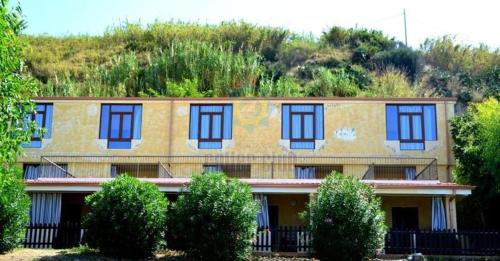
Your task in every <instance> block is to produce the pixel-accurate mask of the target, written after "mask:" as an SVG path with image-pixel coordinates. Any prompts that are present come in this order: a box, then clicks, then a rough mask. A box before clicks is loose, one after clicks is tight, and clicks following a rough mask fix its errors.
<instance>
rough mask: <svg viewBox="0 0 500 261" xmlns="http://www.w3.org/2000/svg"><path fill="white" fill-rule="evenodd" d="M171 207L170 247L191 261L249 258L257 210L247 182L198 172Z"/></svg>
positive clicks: (216, 174) (218, 174)
mask: <svg viewBox="0 0 500 261" xmlns="http://www.w3.org/2000/svg"><path fill="white" fill-rule="evenodd" d="M172 210H173V211H172V212H170V215H169V219H170V220H169V222H168V223H169V224H170V227H169V233H172V236H169V238H170V239H171V240H172V241H173V242H172V243H171V242H170V241H169V242H168V245H169V247H171V245H175V246H176V247H177V248H181V249H182V250H184V251H186V253H187V254H188V255H189V256H190V257H191V258H193V259H194V260H247V259H248V257H249V255H250V254H251V251H252V246H251V242H252V240H253V238H254V235H255V231H256V225H257V224H256V216H257V212H258V206H257V203H256V202H255V201H254V200H253V197H252V193H251V189H250V186H249V185H247V184H243V183H241V182H239V181H238V180H228V179H227V177H226V176H225V175H224V174H223V173H206V174H203V175H197V176H194V177H193V180H192V182H191V184H190V185H189V187H188V189H187V191H185V193H184V194H182V195H181V196H179V198H178V200H177V201H176V202H175V203H174V204H173V207H172Z"/></svg>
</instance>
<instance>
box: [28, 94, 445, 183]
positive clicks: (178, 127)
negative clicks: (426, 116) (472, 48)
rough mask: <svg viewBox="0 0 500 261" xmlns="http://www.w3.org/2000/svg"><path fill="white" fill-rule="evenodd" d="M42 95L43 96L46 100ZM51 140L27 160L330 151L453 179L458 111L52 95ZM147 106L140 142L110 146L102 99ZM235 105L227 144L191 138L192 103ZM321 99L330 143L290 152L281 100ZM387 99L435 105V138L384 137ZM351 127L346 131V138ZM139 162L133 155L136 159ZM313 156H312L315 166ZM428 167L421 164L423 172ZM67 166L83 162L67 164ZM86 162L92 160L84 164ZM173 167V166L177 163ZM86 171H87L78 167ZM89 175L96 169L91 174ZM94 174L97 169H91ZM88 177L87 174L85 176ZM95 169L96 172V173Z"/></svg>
mask: <svg viewBox="0 0 500 261" xmlns="http://www.w3.org/2000/svg"><path fill="white" fill-rule="evenodd" d="M40 101H42V100H41V99H40ZM43 102H46V103H47V102H48V103H53V104H54V111H53V126H52V138H51V139H44V140H43V146H42V148H34V149H26V150H25V153H26V156H25V157H22V158H21V159H20V161H22V162H38V161H39V160H40V156H43V155H126V156H138V155H215V154H217V155H297V156H329V157H350V156H356V157H359V156H361V157H390V156H400V157H410V158H412V157H420V158H436V159H437V164H438V173H439V179H440V180H441V181H447V180H448V178H449V173H450V168H451V167H452V166H453V158H452V155H451V152H450V149H449V148H450V145H449V144H450V142H451V141H450V138H449V136H448V135H447V133H448V129H447V128H448V127H447V122H448V120H449V119H450V118H451V117H453V111H454V109H453V106H454V101H453V100H449V99H417V100H405V99H401V100H394V99H391V100H383V99H293V100H287V99H283V100H281V99H218V100H211V99H197V100H189V99H123V100H120V99H110V100H103V99H95V100H92V99H53V100H51V99H50V98H44V99H43ZM104 103H106V104H109V103H125V104H126V103H134V104H142V106H143V111H142V133H141V139H140V140H134V141H133V146H132V148H131V149H108V148H107V147H106V141H105V140H99V126H100V113H101V112H100V110H101V104H104ZM194 103H196V104H213V103H217V104H232V105H233V124H232V139H231V140H226V141H224V145H223V149H198V148H197V146H196V143H193V141H192V140H189V122H190V120H189V117H190V105H191V104H194ZM284 103H293V104H323V106H324V141H319V142H317V145H316V149H314V150H290V149H289V148H288V147H287V146H286V144H285V143H284V142H283V141H282V140H281V105H282V104H284ZM386 104H435V105H436V119H437V135H438V139H437V141H426V148H425V150H422V151H401V150H399V143H398V142H397V141H396V142H394V141H386V119H385V105H386ZM346 133H347V136H348V137H346ZM130 160H132V161H133V160H134V159H130ZM338 161H339V162H335V164H340V165H343V173H344V174H346V175H352V176H359V177H360V176H361V175H363V174H364V172H365V171H366V168H367V166H368V165H369V164H370V163H368V162H356V161H352V160H348V159H344V160H341V159H339V160H338ZM312 163H314V162H309V164H312ZM183 164H184V165H183V166H182V168H183V169H189V171H188V172H185V173H182V172H178V173H179V177H188V176H190V175H191V174H192V172H193V171H196V170H197V169H196V166H198V167H199V168H201V166H199V165H196V164H194V165H196V166H194V165H193V166H192V167H189V168H186V165H187V164H188V163H183ZM287 164H288V163H287V162H284V163H282V164H281V169H276V170H275V172H274V173H273V176H272V178H293V174H292V171H290V169H292V168H293V164H290V165H289V167H287ZM108 166H109V165H105V163H102V164H101V165H99V166H95V168H99V169H101V170H102V171H101V172H99V173H102V175H103V176H108V173H106V171H104V170H105V169H106V170H107V169H109V168H108ZM423 167H424V166H417V171H419V170H420V169H422V168H423ZM68 168H69V169H75V168H78V164H77V163H75V164H72V163H68ZM85 168H88V166H85ZM173 168H175V166H173ZM268 168H269V165H266V164H263V165H258V164H252V168H251V177H252V178H271V177H270V176H269V174H268V173H269V171H268ZM80 173H81V172H80ZM83 173H85V172H83ZM89 173H90V172H89ZM92 173H96V171H93V172H92ZM82 175H83V176H88V175H85V174H82ZM93 175H95V174H93Z"/></svg>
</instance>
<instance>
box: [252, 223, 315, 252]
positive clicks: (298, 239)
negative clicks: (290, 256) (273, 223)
mask: <svg viewBox="0 0 500 261" xmlns="http://www.w3.org/2000/svg"><path fill="white" fill-rule="evenodd" d="M311 242H312V238H311V234H310V233H309V231H308V230H307V229H306V227H302V226H280V227H277V228H273V229H268V228H259V229H258V230H257V234H256V236H255V240H254V241H253V243H252V247H253V250H254V251H256V252H296V253H306V252H309V251H310V248H311Z"/></svg>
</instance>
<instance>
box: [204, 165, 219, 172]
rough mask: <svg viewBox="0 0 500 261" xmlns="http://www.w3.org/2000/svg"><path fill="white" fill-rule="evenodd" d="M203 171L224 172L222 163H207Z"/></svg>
mask: <svg viewBox="0 0 500 261" xmlns="http://www.w3.org/2000/svg"><path fill="white" fill-rule="evenodd" d="M203 172H205V173H209V172H224V171H223V170H222V166H221V165H205V166H203Z"/></svg>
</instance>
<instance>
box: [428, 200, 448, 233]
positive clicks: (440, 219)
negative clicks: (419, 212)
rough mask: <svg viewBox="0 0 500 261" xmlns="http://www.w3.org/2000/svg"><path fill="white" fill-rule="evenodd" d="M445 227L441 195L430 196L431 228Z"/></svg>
mask: <svg viewBox="0 0 500 261" xmlns="http://www.w3.org/2000/svg"><path fill="white" fill-rule="evenodd" d="M442 229H447V225H446V214H445V211H444V204H443V197H432V230H442Z"/></svg>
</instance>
